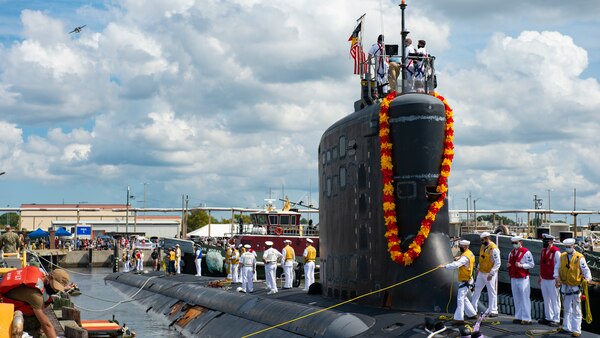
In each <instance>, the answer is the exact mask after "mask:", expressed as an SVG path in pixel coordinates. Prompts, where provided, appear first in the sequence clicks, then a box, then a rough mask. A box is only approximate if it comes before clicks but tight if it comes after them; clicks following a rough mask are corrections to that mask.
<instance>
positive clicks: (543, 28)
mask: <svg viewBox="0 0 600 338" xmlns="http://www.w3.org/2000/svg"><path fill="white" fill-rule="evenodd" d="M407 3H408V7H407V12H406V16H407V29H408V30H409V31H410V32H411V33H410V36H411V37H412V38H413V40H415V41H416V40H418V39H425V40H426V41H427V47H428V50H429V53H430V54H432V55H435V56H436V58H437V59H436V71H437V73H438V85H439V86H438V88H437V89H438V92H439V93H440V94H442V95H444V96H445V97H446V99H447V100H448V102H449V104H450V105H451V107H452V108H453V110H454V112H455V131H456V137H455V153H456V155H455V160H454V163H453V166H452V172H451V176H450V181H449V188H450V192H449V196H450V200H449V204H450V208H451V209H465V208H466V206H467V205H466V203H467V200H466V198H467V197H468V196H469V195H471V198H472V200H477V204H476V206H477V208H478V209H515V208H519V209H523V208H533V199H534V195H538V196H539V197H540V198H542V200H543V201H542V205H543V206H544V207H545V206H547V204H546V203H547V202H548V197H549V196H550V202H551V208H552V209H560V210H571V209H573V202H574V201H573V195H574V189H576V191H577V208H578V209H584V210H593V211H597V210H599V209H600V171H599V170H597V168H599V167H600V156H598V155H597V154H596V153H597V148H598V144H599V143H600V125H599V124H600V117H598V114H599V112H600V86H599V85H598V79H599V78H600V40H599V39H598V38H597V34H598V31H600V16H598V15H597V13H600V2H598V1H595V0H580V1H577V4H576V5H574V4H572V3H568V2H564V1H554V0H551V1H543V0H532V1H517V0H507V1H480V0H455V1H441V0H437V1H435V0H419V1H411V0H408V1H407ZM365 13H366V17H365V21H364V24H363V26H364V32H363V33H364V34H363V37H364V42H363V43H364V45H365V48H368V47H369V46H370V44H371V43H373V42H375V40H376V38H377V35H378V34H379V33H380V32H383V33H384V34H385V35H386V42H387V43H399V42H400V34H399V32H400V10H399V8H398V1H384V0H381V1H379V0H377V1H372V0H329V1H318V0H296V1H289V0H265V1H258V0H231V1H219V0H203V1H193V0H171V1H151V0H144V1H142V0H127V1H55V2H51V1H25V0H23V1H10V0H0V172H1V171H4V172H6V174H4V175H2V176H0V192H1V194H0V207H4V206H11V207H15V206H19V205H20V204H22V203H82V202H84V203H85V202H87V203H125V202H126V197H127V186H130V187H131V193H132V194H133V195H134V196H135V199H134V200H133V202H132V205H134V206H138V207H142V206H144V205H145V206H147V207H179V206H181V196H182V195H188V196H189V203H190V206H197V205H207V206H215V207H249V208H254V207H257V206H261V205H263V203H264V201H263V199H264V198H267V197H269V196H271V197H274V198H280V197H282V196H283V195H287V196H289V197H290V199H291V200H292V201H293V202H298V201H304V202H308V200H309V198H310V200H311V203H313V204H315V205H318V166H317V161H318V155H317V151H318V144H319V141H320V137H321V135H322V133H323V132H324V131H325V130H326V129H327V128H328V127H329V126H330V125H331V124H332V123H334V122H335V121H337V120H339V119H341V118H343V117H344V116H346V115H347V114H349V113H351V112H352V110H353V103H354V101H355V100H357V99H358V95H359V93H360V87H359V79H358V77H357V76H356V75H353V74H352V69H353V63H352V60H351V59H350V57H349V43H348V41H347V40H348V37H349V36H350V34H351V33H352V31H353V30H354V27H355V25H356V19H357V18H358V17H360V16H361V15H362V14H365ZM82 25H86V26H85V27H84V28H83V29H82V31H81V33H71V34H69V32H70V31H72V30H73V28H75V27H77V26H82ZM144 191H145V194H144ZM144 195H146V198H145V201H144ZM590 218H591V220H592V221H594V220H595V219H598V217H597V216H591V217H590ZM587 220H588V219H585V220H584V221H587Z"/></svg>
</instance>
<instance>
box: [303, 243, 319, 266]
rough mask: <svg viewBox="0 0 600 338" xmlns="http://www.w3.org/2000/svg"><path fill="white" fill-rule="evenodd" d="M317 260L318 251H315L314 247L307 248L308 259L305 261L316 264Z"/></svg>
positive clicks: (305, 258)
mask: <svg viewBox="0 0 600 338" xmlns="http://www.w3.org/2000/svg"><path fill="white" fill-rule="evenodd" d="M315 259H317V249H315V248H314V247H313V246H312V245H309V246H307V247H306V257H304V261H305V262H306V263H308V262H314V261H315Z"/></svg>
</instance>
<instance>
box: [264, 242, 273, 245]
mask: <svg viewBox="0 0 600 338" xmlns="http://www.w3.org/2000/svg"><path fill="white" fill-rule="evenodd" d="M265 244H266V245H268V246H273V242H271V241H266V242H265Z"/></svg>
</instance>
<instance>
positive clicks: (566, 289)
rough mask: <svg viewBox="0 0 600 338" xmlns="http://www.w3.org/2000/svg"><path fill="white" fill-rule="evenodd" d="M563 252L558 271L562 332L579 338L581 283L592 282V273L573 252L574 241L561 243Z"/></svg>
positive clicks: (580, 257) (581, 258)
mask: <svg viewBox="0 0 600 338" xmlns="http://www.w3.org/2000/svg"><path fill="white" fill-rule="evenodd" d="M563 244H564V245H565V251H566V252H563V253H562V254H561V255H560V267H559V269H558V275H559V279H558V280H557V281H556V284H557V285H560V293H562V295H563V296H564V297H565V298H564V304H563V307H564V319H563V330H564V331H566V332H571V336H572V337H579V336H581V318H582V316H581V287H580V286H581V283H582V282H583V280H584V279H585V280H586V281H588V282H589V281H591V280H592V272H591V271H590V268H589V267H588V265H587V263H586V262H585V257H584V256H583V255H582V254H581V253H579V252H577V251H575V249H574V248H573V246H574V245H575V240H574V239H573V238H567V239H565V240H564V241H563Z"/></svg>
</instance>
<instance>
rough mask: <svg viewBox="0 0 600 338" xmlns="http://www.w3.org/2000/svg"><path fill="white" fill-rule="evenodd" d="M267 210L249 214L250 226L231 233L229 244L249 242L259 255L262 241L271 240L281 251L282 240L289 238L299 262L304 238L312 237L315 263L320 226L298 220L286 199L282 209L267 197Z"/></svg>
mask: <svg viewBox="0 0 600 338" xmlns="http://www.w3.org/2000/svg"><path fill="white" fill-rule="evenodd" d="M265 201H266V202H267V203H266V209H265V210H261V211H257V212H253V213H251V214H250V217H251V218H252V225H248V226H244V225H240V226H238V227H237V229H236V230H237V231H236V232H234V233H232V234H231V239H230V243H232V244H235V246H236V248H237V247H238V246H239V245H240V244H243V245H245V244H250V246H251V247H252V250H254V251H256V253H257V255H258V258H259V259H260V258H261V257H262V252H263V251H264V250H265V241H271V242H273V247H274V248H277V249H278V250H281V249H282V248H283V247H284V246H285V243H283V241H284V240H286V239H288V240H290V241H292V243H291V244H290V245H291V246H292V248H294V251H295V253H296V260H297V261H299V262H302V254H303V253H304V249H305V248H306V239H307V238H310V239H312V240H313V242H314V243H313V246H314V247H315V248H317V264H318V257H319V251H318V248H319V228H318V226H314V225H313V224H312V221H309V223H308V224H307V225H304V224H301V223H300V218H301V213H299V212H298V210H297V209H293V208H291V203H290V201H289V200H287V199H286V200H285V203H284V205H283V208H282V209H281V210H277V209H276V208H275V207H274V205H273V201H274V200H272V199H266V200H265Z"/></svg>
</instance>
